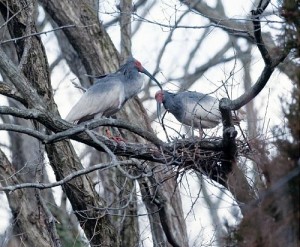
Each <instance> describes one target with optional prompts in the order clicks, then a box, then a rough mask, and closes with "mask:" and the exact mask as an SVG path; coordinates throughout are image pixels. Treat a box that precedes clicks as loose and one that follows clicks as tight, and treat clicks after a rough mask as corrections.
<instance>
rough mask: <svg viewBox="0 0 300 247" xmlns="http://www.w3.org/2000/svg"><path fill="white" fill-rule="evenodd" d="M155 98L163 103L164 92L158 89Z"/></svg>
mask: <svg viewBox="0 0 300 247" xmlns="http://www.w3.org/2000/svg"><path fill="white" fill-rule="evenodd" d="M155 100H156V101H157V102H158V103H162V102H163V101H164V92H163V91H157V92H156V94H155Z"/></svg>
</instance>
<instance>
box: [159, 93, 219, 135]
mask: <svg viewBox="0 0 300 247" xmlns="http://www.w3.org/2000/svg"><path fill="white" fill-rule="evenodd" d="M155 99H156V101H157V114H158V116H160V114H161V103H162V104H163V105H164V108H165V109H166V110H167V111H168V112H170V113H172V114H173V115H174V116H175V118H176V119H177V120H178V121H179V122H181V123H183V124H185V125H188V126H192V127H195V128H199V130H200V136H202V132H203V130H202V129H209V128H214V127H216V126H217V125H218V124H219V123H220V122H221V120H222V117H221V112H220V111H219V100H218V99H216V98H214V97H212V96H209V95H207V94H202V93H198V92H181V93H177V94H175V93H170V92H168V91H164V90H161V91H158V92H156V94H155Z"/></svg>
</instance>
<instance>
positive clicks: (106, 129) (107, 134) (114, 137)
mask: <svg viewBox="0 0 300 247" xmlns="http://www.w3.org/2000/svg"><path fill="white" fill-rule="evenodd" d="M109 128H112V127H107V128H105V133H106V136H107V138H109V139H112V140H114V141H116V142H124V139H123V138H122V137H121V135H119V136H114V135H113V134H112V133H111V131H110V130H109Z"/></svg>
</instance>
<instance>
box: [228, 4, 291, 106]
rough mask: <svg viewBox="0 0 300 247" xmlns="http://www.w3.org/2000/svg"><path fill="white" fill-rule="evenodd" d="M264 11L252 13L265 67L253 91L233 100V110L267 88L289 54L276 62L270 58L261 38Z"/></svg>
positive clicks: (257, 41) (285, 54) (283, 54)
mask: <svg viewBox="0 0 300 247" xmlns="http://www.w3.org/2000/svg"><path fill="white" fill-rule="evenodd" d="M262 11H263V10H262V9H257V10H253V11H252V16H253V26H254V36H255V39H256V44H257V47H258V49H259V51H260V53H261V55H262V57H263V59H264V62H265V67H264V69H263V71H262V73H261V75H260V76H259V78H258V80H257V81H256V83H255V84H254V85H253V86H252V87H251V89H250V90H249V91H247V92H245V93H244V94H243V95H241V96H240V97H238V98H237V99H235V100H232V103H231V110H238V109H240V108H241V107H243V106H244V105H246V104H247V103H248V102H249V101H251V100H252V99H254V97H255V96H256V95H258V94H259V93H260V91H261V90H262V89H263V88H264V87H265V85H266V84H267V82H268V81H269V79H270V77H271V75H272V73H273V71H274V69H275V67H276V66H277V65H278V64H279V63H280V62H282V61H283V60H284V58H285V57H286V56H287V52H285V53H284V52H282V55H281V56H280V57H279V58H275V59H274V60H273V59H272V58H271V57H270V55H269V52H268V50H267V48H266V46H265V44H264V42H263V39H262V36H261V25H260V21H259V16H260V14H261V13H262Z"/></svg>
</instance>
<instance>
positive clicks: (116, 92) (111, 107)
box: [65, 57, 162, 124]
mask: <svg viewBox="0 0 300 247" xmlns="http://www.w3.org/2000/svg"><path fill="white" fill-rule="evenodd" d="M140 73H143V74H145V75H147V76H148V77H149V78H150V79H152V80H154V81H155V83H156V84H157V85H158V86H159V87H160V88H161V89H162V87H161V85H160V83H159V82H158V81H157V80H156V79H155V78H154V76H152V75H151V74H150V73H149V72H148V71H147V70H146V69H145V68H144V67H143V66H142V64H141V63H140V62H139V61H138V60H136V59H135V58H133V57H130V58H129V59H128V60H127V62H126V63H125V64H124V65H122V66H121V67H120V68H119V69H118V70H117V71H116V72H114V73H111V74H107V75H102V76H100V77H98V78H97V80H96V81H95V84H94V85H93V86H91V87H90V88H88V89H87V90H86V92H85V93H84V94H83V95H82V96H81V98H80V99H79V100H78V102H77V103H76V104H75V105H74V106H73V107H72V109H71V110H70V112H69V113H68V114H67V116H66V118H65V120H66V121H68V122H72V123H77V124H79V123H82V122H85V121H88V120H90V119H93V118H101V117H111V116H113V115H114V114H115V113H117V112H118V111H119V110H120V109H121V108H122V106H123V105H124V104H125V103H126V101H127V100H129V99H131V98H133V97H134V96H135V95H137V94H138V93H139V92H140V91H141V90H142V88H143V86H144V83H145V78H144V77H143V76H142V75H141V74H140Z"/></svg>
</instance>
